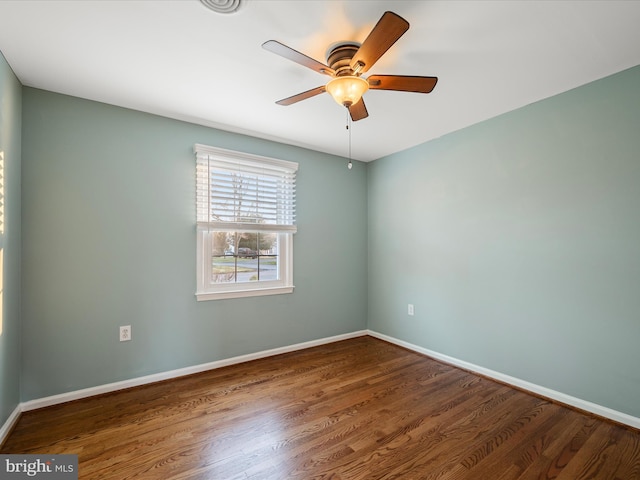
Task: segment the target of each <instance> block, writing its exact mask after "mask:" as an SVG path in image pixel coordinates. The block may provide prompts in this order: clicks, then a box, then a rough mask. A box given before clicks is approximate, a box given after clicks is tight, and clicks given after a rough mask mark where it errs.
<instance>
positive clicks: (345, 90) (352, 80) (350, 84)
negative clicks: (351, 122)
mask: <svg viewBox="0 0 640 480" xmlns="http://www.w3.org/2000/svg"><path fill="white" fill-rule="evenodd" d="M324 88H325V89H326V90H327V92H329V93H330V94H331V96H332V97H333V99H334V100H335V101H336V103H337V104H338V105H342V106H345V107H347V108H349V107H350V106H351V105H354V104H356V103H358V102H359V101H360V99H361V98H362V95H364V94H365V92H366V91H367V90H369V82H367V81H366V80H365V79H364V78H362V77H356V76H353V75H346V76H344V77H336V78H334V79H332V80H329V83H327V84H326V85H325V87H324Z"/></svg>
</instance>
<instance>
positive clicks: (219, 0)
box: [200, 0, 242, 14]
mask: <svg viewBox="0 0 640 480" xmlns="http://www.w3.org/2000/svg"><path fill="white" fill-rule="evenodd" d="M200 3H202V4H203V5H204V6H205V7H207V8H208V9H210V10H213V11H214V12H216V13H224V14H228V13H236V12H237V11H238V9H239V8H240V4H241V3H242V0H200Z"/></svg>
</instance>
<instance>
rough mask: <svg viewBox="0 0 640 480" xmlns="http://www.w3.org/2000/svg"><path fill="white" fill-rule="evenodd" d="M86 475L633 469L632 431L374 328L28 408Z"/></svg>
mask: <svg viewBox="0 0 640 480" xmlns="http://www.w3.org/2000/svg"><path fill="white" fill-rule="evenodd" d="M1 451H2V453H50V454H57V453H77V454H78V456H79V471H80V478H81V479H118V480H124V479H162V480H178V479H207V480H228V479H246V478H250V479H260V480H267V479H273V480H288V479H304V480H311V479H331V480H355V479H366V480H371V479H409V480H412V479H441V480H444V479H447V480H462V479H473V480H515V479H558V480H583V479H598V480H605V479H611V480H632V479H640V432H638V431H635V430H633V429H631V428H625V427H622V426H617V425H615V424H612V423H609V422H607V421H603V420H599V419H597V418H594V417H591V416H589V415H585V414H582V413H580V412H577V411H574V410H571V409H569V408H566V407H563V406H560V405H557V404H555V403H552V402H551V401H548V400H545V399H541V398H538V397H536V396H533V395H528V394H526V393H524V392H521V391H519V390H516V389H513V388H510V387H508V386H505V385H502V384H500V383H496V382H493V381H491V380H488V379H486V378H483V377H479V376H476V375H473V374H470V373H468V372H465V371H462V370H459V369H457V368H454V367H451V366H448V365H445V364H442V363H439V362H437V361H434V360H432V359H429V358H427V357H424V356H422V355H419V354H417V353H414V352H410V351H407V350H404V349H402V348H400V347H397V346H395V345H391V344H388V343H386V342H382V341H380V340H377V339H374V338H372V337H359V338H355V339H352V340H346V341H343V342H337V343H333V344H330V345H325V346H321V347H315V348H311V349H308V350H303V351H299V352H294V353H289V354H285V355H279V356H276V357H271V358H267V359H262V360H257V361H253V362H248V363H245V364H241V365H235V366H231V367H226V368H222V369H218V370H213V371H210V372H205V373H201V374H197V375H192V376H189V377H183V378H180V379H175V380H169V381H165V382H160V383H156V384H152V385H147V386H143V387H137V388H134V389H130V390H124V391H120V392H115V393H111V394H107V395H102V396H99V397H94V398H89V399H84V400H79V401H75V402H70V403H67V404H63V405H57V406H54V407H49V408H46V409H42V410H38V411H32V412H26V413H25V414H23V415H22V417H21V418H20V420H19V422H18V424H17V425H16V428H15V429H14V431H13V432H12V433H11V435H10V436H9V438H8V439H7V441H6V442H5V445H4V446H3V448H2V450H1Z"/></svg>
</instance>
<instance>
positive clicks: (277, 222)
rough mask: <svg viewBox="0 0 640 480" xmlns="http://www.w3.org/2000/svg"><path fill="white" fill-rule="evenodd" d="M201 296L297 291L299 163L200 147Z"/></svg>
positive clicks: (196, 147)
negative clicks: (295, 247) (295, 249)
mask: <svg viewBox="0 0 640 480" xmlns="http://www.w3.org/2000/svg"><path fill="white" fill-rule="evenodd" d="M194 151H195V154H196V217H197V245H196V247H197V248H196V249H197V291H196V296H197V299H198V300H213V299H222V298H234V297H247V296H256V295H273V294H279V293H291V292H292V291H293V234H294V233H295V232H296V226H295V179H296V171H297V170H298V164H297V163H294V162H286V161H284V160H276V159H273V158H266V157H260V156H257V155H250V154H246V153H240V152H234V151H231V150H223V149H220V148H215V147H208V146H205V145H198V144H197V145H195V147H194Z"/></svg>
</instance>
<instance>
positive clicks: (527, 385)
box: [367, 330, 640, 429]
mask: <svg viewBox="0 0 640 480" xmlns="http://www.w3.org/2000/svg"><path fill="white" fill-rule="evenodd" d="M367 334H368V335H370V336H372V337H375V338H379V339H380V340H384V341H386V342H389V343H393V344H395V345H398V346H401V347H404V348H407V349H409V350H413V351H414V352H418V353H421V354H423V355H426V356H428V357H432V358H434V359H436V360H441V361H443V362H445V363H448V364H450V365H453V366H455V367H459V368H462V369H464V370H469V371H471V372H475V373H478V374H480V375H484V376H486V377H489V378H493V379H495V380H498V381H500V382H503V383H506V384H509V385H512V386H514V387H517V388H520V389H522V390H527V391H529V392H532V393H535V394H537V395H541V396H543V397H546V398H549V399H551V400H555V401H557V402H560V403H563V404H565V405H570V406H572V407H575V408H578V409H580V410H584V411H586V412H590V413H593V414H595V415H598V416H600V417H604V418H608V419H610V420H613V421H615V422H618V423H623V424H625V425H629V426H631V427H634V428H638V429H640V418H638V417H634V416H632V415H628V414H626V413H623V412H618V411H617V410H613V409H611V408H608V407H603V406H602V405H598V404H596V403H592V402H589V401H587V400H582V399H580V398H576V397H572V396H571V395H567V394H565V393H562V392H558V391H555V390H551V389H550V388H546V387H543V386H540V385H536V384H535V383H531V382H527V381H525V380H521V379H519V378H516V377H512V376H510V375H505V374H504V373H500V372H496V371H494V370H489V369H488V368H484V367H480V366H478V365H474V364H473V363H469V362H465V361H464V360H459V359H457V358H454V357H450V356H448V355H444V354H442V353H438V352H434V351H433V350H429V349H427V348H423V347H419V346H418V345H413V344H412V343H409V342H405V341H403V340H398V339H397V338H394V337H390V336H388V335H384V334H382V333H378V332H375V331H373V330H368V331H367Z"/></svg>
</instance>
